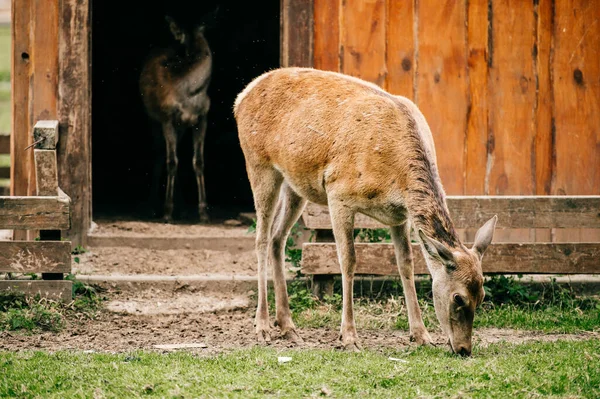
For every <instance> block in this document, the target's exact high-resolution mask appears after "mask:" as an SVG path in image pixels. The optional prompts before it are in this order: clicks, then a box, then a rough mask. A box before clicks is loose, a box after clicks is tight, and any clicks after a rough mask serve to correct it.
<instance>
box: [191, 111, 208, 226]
mask: <svg viewBox="0 0 600 399" xmlns="http://www.w3.org/2000/svg"><path fill="white" fill-rule="evenodd" d="M205 135H206V115H204V116H202V117H200V121H199V122H198V124H197V125H196V126H195V127H194V134H193V140H194V171H195V172H196V181H197V182H198V215H199V216H200V222H203V223H206V222H208V221H209V219H210V218H209V216H208V212H207V211H206V208H207V205H208V204H207V202H206V189H205V186H204V137H205Z"/></svg>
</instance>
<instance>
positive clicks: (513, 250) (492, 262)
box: [302, 243, 600, 275]
mask: <svg viewBox="0 0 600 399" xmlns="http://www.w3.org/2000/svg"><path fill="white" fill-rule="evenodd" d="M355 248H356V274H375V275H397V274H398V268H397V266H396V258H395V256H394V246H393V245H392V244H355ZM413 254H414V265H415V269H414V270H415V274H427V273H429V271H428V270H427V265H426V264H425V260H424V259H423V255H422V253H421V248H420V246H419V245H418V244H413ZM599 257H600V244H598V243H564V244H539V243H537V244H515V243H501V244H492V245H490V247H489V248H488V250H487V251H486V253H485V255H484V257H483V264H482V267H483V272H484V273H530V274H537V273H544V274H546V273H549V274H553V273H558V274H578V273H581V274H595V273H600V262H599V261H598V259H599ZM302 273H305V274H321V275H322V274H340V267H339V264H338V259H337V254H336V249H335V244H334V243H307V244H304V245H303V247H302Z"/></svg>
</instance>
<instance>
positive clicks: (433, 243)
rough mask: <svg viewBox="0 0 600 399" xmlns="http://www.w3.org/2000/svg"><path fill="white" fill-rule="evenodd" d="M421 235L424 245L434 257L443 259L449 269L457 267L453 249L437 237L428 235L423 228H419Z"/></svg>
mask: <svg viewBox="0 0 600 399" xmlns="http://www.w3.org/2000/svg"><path fill="white" fill-rule="evenodd" d="M419 237H421V241H422V242H423V247H424V248H425V250H426V251H427V253H428V254H429V255H430V256H431V257H432V258H435V259H437V260H439V261H441V262H442V263H443V264H444V265H446V267H447V268H449V269H455V268H456V261H455V259H454V255H452V251H450V250H449V249H448V247H446V246H445V245H444V244H442V243H441V242H439V241H438V240H436V239H433V238H429V237H427V236H426V235H425V233H423V230H421V229H419Z"/></svg>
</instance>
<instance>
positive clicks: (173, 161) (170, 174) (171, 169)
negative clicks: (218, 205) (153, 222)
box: [163, 122, 178, 222]
mask: <svg viewBox="0 0 600 399" xmlns="http://www.w3.org/2000/svg"><path fill="white" fill-rule="evenodd" d="M163 135H164V137H165V142H166V148H167V153H166V154H167V193H166V195H165V213H164V216H163V218H164V219H165V221H166V222H170V221H172V220H173V197H174V194H175V176H177V162H178V161H177V132H176V130H175V126H173V123H171V122H165V123H163Z"/></svg>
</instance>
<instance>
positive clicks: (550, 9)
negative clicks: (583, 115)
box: [534, 1, 598, 195]
mask: <svg viewBox="0 0 600 399" xmlns="http://www.w3.org/2000/svg"><path fill="white" fill-rule="evenodd" d="M554 3H555V2H554V1H542V2H540V3H538V4H536V5H534V11H535V17H536V21H535V23H536V30H535V33H536V46H535V52H534V55H535V56H536V59H535V67H536V75H537V98H536V103H535V111H536V116H535V117H536V120H535V123H536V132H535V134H536V135H535V194H537V195H544V194H551V193H552V175H553V168H554V164H553V161H552V154H553V151H554V146H553V137H552V136H553V129H554V127H553V118H554V116H553V114H552V108H553V101H554V99H553V92H552V79H551V73H550V69H551V59H550V56H551V52H552V35H553V33H554V19H553V16H554ZM593 194H598V193H593Z"/></svg>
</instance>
